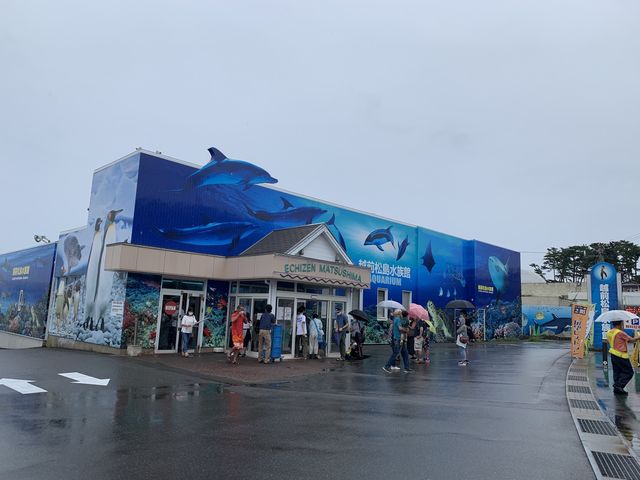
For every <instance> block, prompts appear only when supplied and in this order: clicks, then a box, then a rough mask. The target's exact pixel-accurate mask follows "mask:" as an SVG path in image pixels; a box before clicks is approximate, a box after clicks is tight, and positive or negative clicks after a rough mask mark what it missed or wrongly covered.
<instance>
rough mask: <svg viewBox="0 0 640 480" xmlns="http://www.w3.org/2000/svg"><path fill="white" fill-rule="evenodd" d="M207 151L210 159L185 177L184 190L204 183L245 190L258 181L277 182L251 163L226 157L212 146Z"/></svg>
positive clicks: (202, 185) (198, 186)
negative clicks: (234, 186)
mask: <svg viewBox="0 0 640 480" xmlns="http://www.w3.org/2000/svg"><path fill="white" fill-rule="evenodd" d="M209 153H210V154H211V160H210V161H209V163H207V164H206V165H204V166H203V167H202V168H200V169H199V170H197V171H195V172H194V173H192V174H191V175H190V176H189V177H188V178H187V181H186V183H185V187H184V189H185V190H190V189H194V188H200V187H204V186H206V185H238V186H241V187H243V190H247V189H249V188H251V187H252V186H253V185H257V184H259V183H278V180H277V179H275V178H273V177H272V176H271V175H269V173H268V172H267V171H266V170H264V169H262V168H260V167H258V166H256V165H254V164H252V163H249V162H244V161H242V160H232V159H230V158H227V157H226V156H225V154H224V153H222V152H221V151H220V150H218V149H217V148H214V147H211V148H210V149H209Z"/></svg>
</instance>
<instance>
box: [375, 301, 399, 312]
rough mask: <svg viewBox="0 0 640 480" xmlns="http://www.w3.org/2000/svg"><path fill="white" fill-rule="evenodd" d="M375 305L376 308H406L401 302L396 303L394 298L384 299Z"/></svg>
mask: <svg viewBox="0 0 640 480" xmlns="http://www.w3.org/2000/svg"><path fill="white" fill-rule="evenodd" d="M376 307H378V308H394V309H400V310H406V308H404V305H402V304H401V303H398V302H396V301H394V300H385V301H384V302H380V303H379V304H378V305H376Z"/></svg>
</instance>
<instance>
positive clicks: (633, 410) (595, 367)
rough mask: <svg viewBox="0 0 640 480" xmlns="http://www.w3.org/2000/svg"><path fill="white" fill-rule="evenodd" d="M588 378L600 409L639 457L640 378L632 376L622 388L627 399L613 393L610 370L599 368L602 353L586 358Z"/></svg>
mask: <svg viewBox="0 0 640 480" xmlns="http://www.w3.org/2000/svg"><path fill="white" fill-rule="evenodd" d="M588 368H589V379H590V381H591V386H592V388H593V393H594V394H595V396H596V398H597V399H598V402H599V403H600V406H601V407H602V409H603V410H604V412H605V413H606V414H607V416H608V417H609V418H610V419H611V420H612V421H613V423H615V425H616V427H618V431H619V432H620V433H621V434H622V435H623V436H624V437H625V439H626V440H627V441H628V442H629V444H630V445H631V447H632V448H633V450H634V452H635V453H636V454H637V455H639V456H640V375H637V374H636V375H634V376H633V378H632V379H631V381H630V382H629V384H628V385H627V387H626V389H625V390H626V391H627V392H629V395H627V396H618V395H614V394H613V386H612V385H613V368H612V367H611V362H609V365H608V369H606V370H605V369H603V367H602V353H600V352H596V353H591V355H590V356H589V367H588Z"/></svg>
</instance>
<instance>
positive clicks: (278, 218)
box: [245, 197, 327, 227]
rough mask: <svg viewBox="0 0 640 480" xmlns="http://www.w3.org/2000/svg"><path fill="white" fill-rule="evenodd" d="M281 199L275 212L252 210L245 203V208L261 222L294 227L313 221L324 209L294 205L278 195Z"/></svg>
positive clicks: (324, 211)
mask: <svg viewBox="0 0 640 480" xmlns="http://www.w3.org/2000/svg"><path fill="white" fill-rule="evenodd" d="M280 199H281V200H282V209H281V210H279V211H276V212H267V211H266V210H252V209H251V208H249V207H248V206H247V205H245V208H246V209H247V212H248V213H249V215H251V216H252V217H253V218H257V219H258V220H262V221H263V222H268V223H275V224H277V225H280V226H289V227H296V226H298V225H309V224H310V223H313V221H314V219H315V218H316V217H319V216H320V215H322V214H323V213H327V211H326V210H323V209H322V208H318V207H294V206H293V205H292V204H291V202H290V201H289V200H287V199H286V198H284V197H280Z"/></svg>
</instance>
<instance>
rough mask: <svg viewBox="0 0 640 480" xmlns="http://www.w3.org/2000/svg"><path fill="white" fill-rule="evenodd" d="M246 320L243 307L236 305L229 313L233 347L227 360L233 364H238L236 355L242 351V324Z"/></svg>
mask: <svg viewBox="0 0 640 480" xmlns="http://www.w3.org/2000/svg"><path fill="white" fill-rule="evenodd" d="M246 321H247V314H246V313H244V307H243V306H242V305H238V306H237V307H236V309H235V311H234V312H233V313H232V314H231V341H232V342H233V348H232V349H231V353H230V354H229V357H228V358H229V361H230V362H231V363H233V364H234V365H237V364H238V355H240V352H241V351H242V348H243V345H244V335H243V330H242V325H243V324H244V323H245V322H246Z"/></svg>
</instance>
